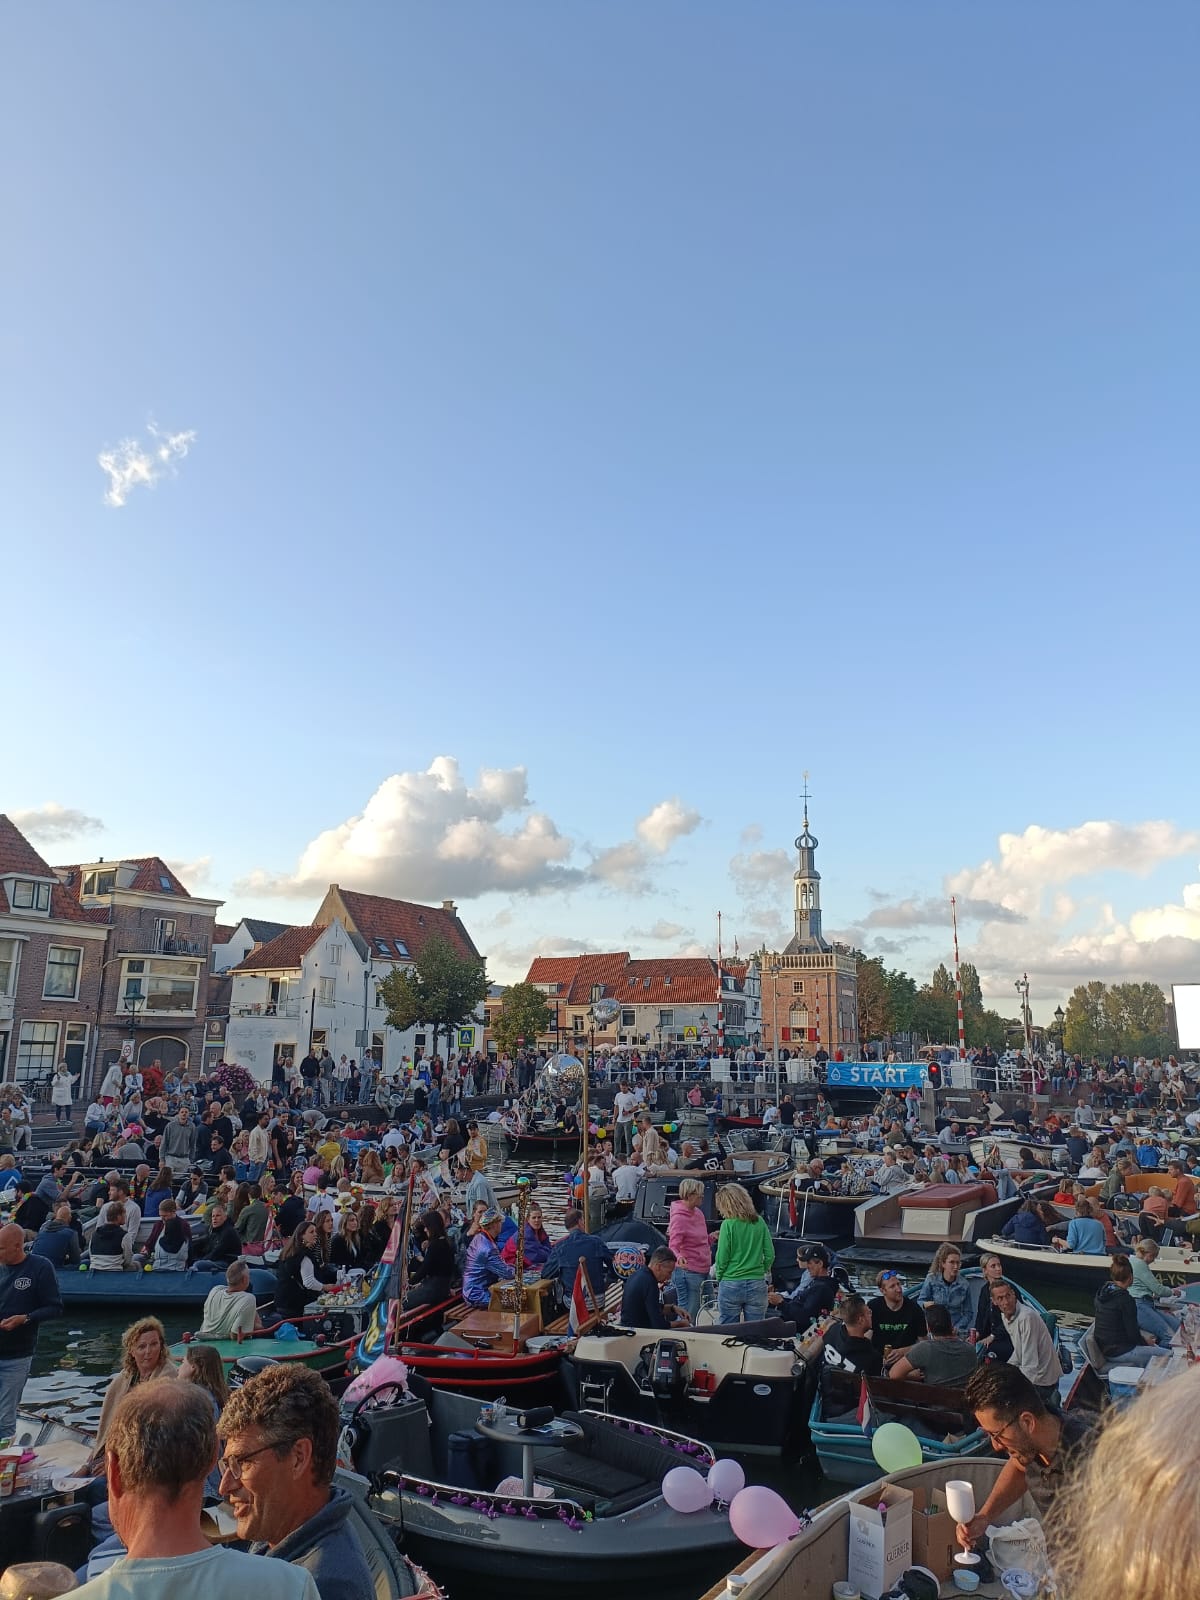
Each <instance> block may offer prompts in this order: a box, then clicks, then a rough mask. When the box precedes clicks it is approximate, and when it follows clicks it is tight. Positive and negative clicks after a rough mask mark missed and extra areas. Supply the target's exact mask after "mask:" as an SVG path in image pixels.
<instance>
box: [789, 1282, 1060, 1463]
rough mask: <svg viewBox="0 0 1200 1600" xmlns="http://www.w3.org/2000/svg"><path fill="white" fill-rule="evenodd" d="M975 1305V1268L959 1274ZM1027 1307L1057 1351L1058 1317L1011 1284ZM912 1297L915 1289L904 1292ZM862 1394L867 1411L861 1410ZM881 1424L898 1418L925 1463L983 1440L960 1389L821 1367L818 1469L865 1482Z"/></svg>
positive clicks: (966, 1451) (815, 1425) (978, 1285)
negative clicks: (916, 1441) (873, 1439)
mask: <svg viewBox="0 0 1200 1600" xmlns="http://www.w3.org/2000/svg"><path fill="white" fill-rule="evenodd" d="M962 1278H963V1280H964V1281H965V1282H967V1283H969V1284H970V1285H971V1288H972V1290H973V1292H974V1295H975V1303H976V1305H978V1300H979V1294H980V1293H981V1292H982V1290H983V1287H984V1278H983V1274H982V1273H981V1272H980V1271H979V1270H978V1269H977V1268H974V1269H972V1268H969V1269H967V1270H966V1271H964V1272H963V1274H962ZM1016 1289H1017V1293H1018V1295H1019V1296H1020V1297H1021V1299H1022V1300H1023V1301H1024V1302H1025V1304H1026V1305H1028V1306H1032V1308H1033V1309H1034V1310H1035V1311H1036V1312H1037V1313H1038V1315H1039V1316H1040V1317H1042V1319H1043V1320H1044V1321H1045V1323H1046V1326H1047V1327H1048V1328H1049V1329H1050V1332H1051V1333H1052V1334H1053V1335H1054V1346H1055V1349H1058V1319H1057V1318H1056V1317H1055V1315H1054V1313H1053V1312H1051V1311H1047V1310H1046V1308H1045V1307H1044V1306H1043V1305H1041V1304H1040V1303H1039V1302H1038V1301H1037V1300H1035V1299H1034V1298H1033V1296H1032V1295H1030V1294H1028V1293H1026V1291H1025V1290H1024V1289H1022V1288H1021V1287H1020V1285H1016ZM908 1293H909V1295H910V1296H911V1295H912V1294H913V1293H915V1287H914V1288H913V1289H910V1290H909V1291H908ZM864 1391H865V1397H866V1400H867V1402H868V1407H869V1410H867V1411H866V1412H864V1411H863V1409H862V1401H863V1397H864ZM885 1422H903V1423H904V1424H905V1425H906V1426H907V1427H910V1428H911V1429H912V1430H913V1432H914V1433H915V1434H916V1435H917V1437H918V1438H919V1439H920V1441H921V1453H922V1455H923V1457H924V1459H925V1460H926V1461H931V1462H939V1461H948V1460H952V1459H957V1458H958V1457H960V1456H970V1455H977V1454H978V1453H979V1452H980V1451H981V1450H986V1448H987V1442H986V1438H985V1436H984V1434H983V1431H982V1429H980V1428H979V1427H978V1426H977V1425H976V1422H975V1418H974V1416H973V1414H972V1413H971V1412H970V1411H968V1410H966V1409H965V1408H964V1406H963V1392H962V1390H961V1389H950V1388H940V1387H939V1388H934V1387H931V1386H930V1385H929V1384H925V1383H921V1382H916V1383H914V1382H910V1381H906V1380H903V1379H893V1378H864V1377H862V1376H861V1375H859V1374H858V1373H844V1372H840V1371H838V1370H837V1369H836V1368H823V1369H822V1373H821V1381H820V1382H819V1383H818V1384H817V1385H816V1392H815V1394H814V1396H813V1403H812V1410H811V1411H810V1413H809V1419H808V1427H809V1433H810V1434H811V1436H812V1441H813V1445H814V1448H815V1449H816V1452H817V1460H818V1461H819V1462H820V1464H821V1471H822V1472H823V1473H824V1474H825V1476H826V1477H827V1478H829V1479H831V1480H832V1481H833V1482H834V1483H855V1484H858V1483H867V1482H869V1481H870V1479H871V1478H872V1477H873V1476H874V1475H875V1473H876V1471H877V1468H876V1465H875V1458H874V1456H873V1455H872V1454H871V1436H872V1433H873V1432H874V1429H875V1428H876V1427H878V1426H879V1425H881V1424H882V1423H885Z"/></svg>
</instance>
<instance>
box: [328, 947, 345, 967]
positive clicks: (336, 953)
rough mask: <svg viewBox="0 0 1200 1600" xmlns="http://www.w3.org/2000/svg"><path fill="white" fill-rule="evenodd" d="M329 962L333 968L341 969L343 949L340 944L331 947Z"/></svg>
mask: <svg viewBox="0 0 1200 1600" xmlns="http://www.w3.org/2000/svg"><path fill="white" fill-rule="evenodd" d="M329 962H330V965H331V966H334V967H340V966H341V964H342V947H341V945H340V944H331V945H330V946H329Z"/></svg>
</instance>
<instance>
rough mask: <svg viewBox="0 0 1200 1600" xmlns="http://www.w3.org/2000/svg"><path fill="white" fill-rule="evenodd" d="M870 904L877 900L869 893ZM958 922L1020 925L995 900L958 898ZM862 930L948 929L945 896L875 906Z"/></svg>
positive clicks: (1014, 913) (1018, 919) (1018, 918)
mask: <svg viewBox="0 0 1200 1600" xmlns="http://www.w3.org/2000/svg"><path fill="white" fill-rule="evenodd" d="M871 898H872V899H873V900H876V901H879V900H881V898H882V897H881V896H880V895H878V894H875V893H872V896H871ZM958 921H959V925H960V926H961V925H962V924H963V923H964V922H1024V921H1025V917H1024V915H1023V913H1021V912H1020V911H1011V910H1010V909H1009V908H1008V906H1005V905H1001V904H1000V903H999V902H998V901H996V900H972V899H968V898H965V897H962V898H960V899H959V901H958ZM862 925H863V927H865V928H943V927H945V928H948V927H949V926H950V897H949V895H942V896H936V895H934V896H930V897H928V898H924V899H923V898H921V897H919V896H916V895H914V896H910V897H909V899H907V900H894V901H890V902H886V903H884V904H876V906H875V908H874V909H873V910H871V911H868V912H867V915H866V917H865V918H864V919H863V924H862Z"/></svg>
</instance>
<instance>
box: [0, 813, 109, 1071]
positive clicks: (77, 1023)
mask: <svg viewBox="0 0 1200 1600" xmlns="http://www.w3.org/2000/svg"><path fill="white" fill-rule="evenodd" d="M107 941H108V927H107V923H106V920H105V918H104V917H103V916H102V915H101V916H95V915H93V914H91V913H90V912H89V911H87V910H85V909H84V908H83V907H82V906H81V905H80V904H79V903H78V901H77V900H75V899H74V898H73V897H72V896H71V894H70V893H69V892H68V891H67V890H66V889H64V888H63V886H62V884H60V883H59V881H58V878H57V876H56V875H55V872H54V869H53V868H52V867H50V866H49V865H48V864H47V863H46V862H45V861H43V859H42V857H41V856H40V855H39V854H38V853H37V851H36V850H35V849H34V848H33V846H32V845H31V844H30V842H29V840H28V839H26V838H25V836H24V834H22V833H21V831H20V830H19V829H18V828H17V827H16V826H15V824H14V823H13V822H11V821H10V820H9V818H8V817H6V816H3V815H0V1082H17V1083H21V1084H23V1085H25V1086H26V1087H27V1088H28V1089H29V1090H32V1089H33V1088H34V1087H35V1086H36V1085H37V1084H38V1083H40V1082H43V1081H44V1080H45V1079H46V1078H47V1076H48V1075H49V1074H50V1073H51V1072H53V1071H54V1069H55V1068H56V1067H57V1066H58V1063H59V1062H60V1061H65V1062H66V1063H67V1065H68V1066H69V1067H70V1069H71V1071H72V1073H74V1074H76V1075H77V1076H78V1078H79V1082H78V1083H77V1084H76V1085H75V1094H76V1096H79V1095H81V1094H86V1092H87V1090H88V1088H89V1087H90V1074H91V1069H92V1062H93V1059H94V1055H95V1051H96V1019H97V1014H98V1009H99V1000H100V985H101V980H102V977H103V972H104V966H103V963H104V952H105V946H106V944H107Z"/></svg>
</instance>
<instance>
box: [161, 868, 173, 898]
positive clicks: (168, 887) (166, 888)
mask: <svg viewBox="0 0 1200 1600" xmlns="http://www.w3.org/2000/svg"><path fill="white" fill-rule="evenodd" d="M158 886H159V888H160V889H161V890H162V891H163V893H164V894H173V893H174V885H173V884H172V882H171V880H170V878H168V877H167V875H166V873H165V872H160V873H159V875H158Z"/></svg>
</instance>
